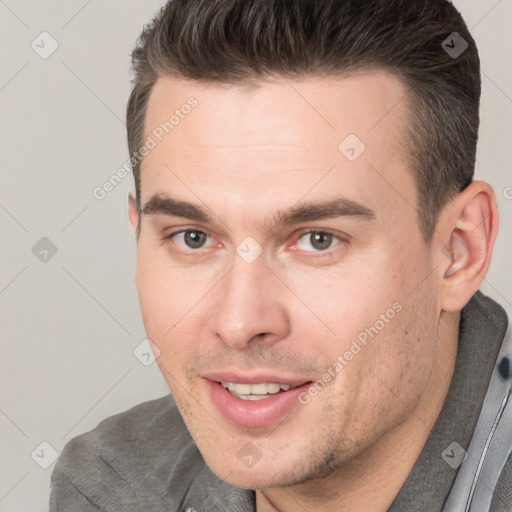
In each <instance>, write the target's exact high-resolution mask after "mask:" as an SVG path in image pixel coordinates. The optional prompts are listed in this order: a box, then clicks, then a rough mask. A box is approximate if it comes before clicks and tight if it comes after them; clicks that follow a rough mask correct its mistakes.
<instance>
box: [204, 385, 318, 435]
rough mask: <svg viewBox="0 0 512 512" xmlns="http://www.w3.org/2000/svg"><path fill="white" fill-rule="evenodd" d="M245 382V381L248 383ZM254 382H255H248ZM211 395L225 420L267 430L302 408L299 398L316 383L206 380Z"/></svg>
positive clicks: (208, 392) (238, 424)
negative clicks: (266, 428)
mask: <svg viewBox="0 0 512 512" xmlns="http://www.w3.org/2000/svg"><path fill="white" fill-rule="evenodd" d="M244 380H245V382H244ZM248 380H251V381H252V382H247V381H248ZM203 382H204V383H205V385H206V388H207V394H208V396H209V398H210V400H211V401H212V403H213V405H214V406H215V407H216V409H217V410H218V411H219V412H220V414H221V415H222V417H223V418H224V419H225V420H227V421H228V422H229V423H231V424H235V425H237V426H245V427H254V428H256V427H265V426H269V425H272V424H273V423H275V422H277V421H280V420H282V419H283V418H284V417H285V416H290V415H291V414H292V413H294V411H295V410H299V407H302V405H301V403H300V402H299V395H300V394H301V393H303V392H305V391H307V389H308V388H309V386H310V385H311V384H312V381H304V380H297V379H295V380H292V379H287V382H279V380H278V379H275V377H274V378H272V379H268V380H267V379H264V378H251V379H249V378H247V377H245V378H244V377H236V378H235V377H233V376H230V377H227V376H225V380H224V378H222V379H218V380H217V379H215V380H212V379H210V378H203Z"/></svg>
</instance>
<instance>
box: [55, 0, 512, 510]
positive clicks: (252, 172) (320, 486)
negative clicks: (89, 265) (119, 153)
mask: <svg viewBox="0 0 512 512" xmlns="http://www.w3.org/2000/svg"><path fill="white" fill-rule="evenodd" d="M133 69H134V73H135V76H134V87H133V91H132V94H131V96H130V99H129V103H128V109H127V127H128V144H129V149H130V155H131V157H132V165H133V172H134V177H135V185H136V197H135V198H133V197H130V203H129V219H130V222H131V225H132V227H133V229H134V232H135V234H136V237H137V241H138V258H137V272H136V283H137V288H138V293H139V299H140V304H141V310H142V317H143V320H144V325H145V329H146V332H147V336H148V338H149V339H150V340H151V342H152V344H153V350H154V352H155V356H157V362H158V365H159V368H160V370H161V371H162V373H163V376H164V377H165V379H166V381H167V383H168V385H169V388H170V391H171V394H172V397H173V399H174V401H175V402H174V401H173V400H172V399H171V397H170V396H169V397H164V398H161V399H158V400H154V401H150V402H147V403H144V404H140V405H138V406H136V407H134V408H132V409H130V410H129V411H127V412H124V413H122V414H120V415H116V416H113V417H111V418H108V419H106V420H105V421H103V422H102V423H101V424H100V425H99V426H98V427H97V428H96V429H94V430H93V431H91V432H89V433H86V434H84V435H81V436H78V437H77V438H75V439H73V440H72V441H71V442H70V443H68V445H67V446H66V448H65V450H64V451H63V453H62V455H61V457H60V459H59V461H58V463H57V465H56V468H55V470H54V473H53V475H52V494H51V499H50V501H51V503H50V505H51V510H53V511H57V510H59V511H61V510H77V511H89V510H91V511H92V510H104V511H107V510H108V511H114V510H123V511H131V510H140V511H157V510H158V511H160V510H161V511H164V510H165V511H186V510H187V511H193V510H195V511H197V512H204V511H213V510H215V511H254V510H257V511H258V512H270V511H280V512H288V511H301V510H304V511H326V510H329V511H332V510H336V511H343V512H345V511H371V512H381V511H387V510H390V511H393V512H397V511H400V512H405V511H416V510H418V511H419V510H421V511H440V510H446V511H447V510H451V511H462V510H472V511H478V512H481V511H483V510H492V511H493V512H497V511H505V510H511V508H510V507H511V506H512V501H510V496H511V494H512V486H511V482H512V477H511V475H512V469H511V464H510V463H509V464H508V465H507V464H506V461H507V457H508V453H510V449H511V445H512V442H511V439H510V434H509V432H510V428H509V427H510V423H509V422H511V417H512V413H511V409H510V407H508V396H509V392H510V380H509V359H508V357H509V351H510V346H509V345H510V342H509V341H508V338H506V337H505V331H506V328H507V317H506V314H505V312H504V310H503V309H502V308H501V307H500V306H499V305H498V304H497V303H495V302H494V301H493V300H491V299H489V298H487V297H485V296H484V295H483V294H482V293H480V292H479V291H478V289H479V287H480V285H481V284H482V281H483V279H484V277H485V275H486V272H487V270H488V268H489V264H490V260H491V255H492V249H493V244H494V241H495V238H496V234H497V229H498V213H497V207H496V200H495V197H494V193H493V191H492V188H491V187H490V185H488V184H487V183H485V182H483V181H473V171H474V164H475V152H476V143H477V135H478V119H479V117H478V107H479V97H480V76H479V59H478V54H477V49H476V47H475V43H474V40H473V38H472V37H471V35H470V34H469V32H468V30H467V27H466V26H465V24H464V22H463V20H462V19H461V16H460V14H459V13H458V12H457V10H456V9H455V8H454V7H453V6H452V5H451V4H450V3H449V2H447V1H445V0H430V1H428V2H425V1H423V0H422V1H419V0H407V1H405V0H366V1H356V0H322V1H319V0H298V1H294V2H287V1H280V0H247V1H240V0H215V1H211V0H210V1H206V0H196V1H192V0H189V1H187V0H171V1H170V2H168V3H167V4H166V5H165V6H164V7H163V8H162V10H161V11H160V12H159V13H158V15H157V16H156V17H155V19H154V20H153V21H152V23H151V24H150V25H148V26H146V27H145V29H144V31H143V33H142V35H141V37H140V39H139V41H138V44H137V46H136V49H135V51H134V53H133ZM176 404H177V405H176ZM502 470H503V471H502ZM500 475H501V477H500Z"/></svg>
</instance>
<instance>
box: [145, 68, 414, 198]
mask: <svg viewBox="0 0 512 512" xmlns="http://www.w3.org/2000/svg"><path fill="white" fill-rule="evenodd" d="M408 112H409V110H408V106H407V96H406V89H405V87H404V86H403V84H402V82H401V81H400V80H399V79H398V78H397V77H396V76H394V75H391V74H389V73H386V72H384V71H365V72H358V73H353V74H351V75H347V76H343V77H329V78H327V77H323V78H320V77H310V78H307V79H302V80H285V79H275V80H272V81H266V82H259V83H256V85H251V86H249V87H246V86H239V85H233V84H217V83H210V84H205V83H198V82H193V81H189V80H178V79H176V78H172V77H161V78H159V79H158V81H157V82H156V84H155V85H154V87H153V90H152V92H151V95H150V98H149V102H148V107H147V112H146V119H145V140H146V141H147V140H148V139H149V138H151V139H152V140H153V141H154V143H155V146H154V148H153V149H151V150H150V152H149V154H148V155H147V156H146V157H145V158H144V161H143V163H142V166H141V197H142V202H143V203H144V199H145V198H146V199H147V198H149V196H150V195H153V194H154V193H156V192H158V191H161V190H168V191H169V190H172V189H174V190H176V189H177V188H179V189H180V193H181V194H180V195H181V196H183V197H184V196H186V197H187V198H188V199H192V198H194V191H204V190H205V188H206V187H208V189H209V190H213V189H215V187H217V190H216V192H218V191H219V190H220V189H219V187H222V190H223V193H224V197H228V196H231V197H232V198H233V201H237V200H238V201H240V204H244V205H247V204H248V202H250V201H251V200H254V196H255V195H256V194H260V195H261V196H264V195H265V194H267V195H268V194H269V190H273V191H274V197H275V195H276V193H277V194H281V197H282V199H283V200H286V197H287V193H288V192H290V193H289V194H288V195H289V199H290V201H291V202H294V201H293V198H294V197H295V201H296V200H298V199H299V198H298V197H297V195H300V194H304V193H307V192H308V189H310V190H311V189H313V188H314V191H313V192H316V193H317V195H318V194H322V193H324V194H325V193H327V192H331V191H332V190H333V188H336V187H337V188H338V189H339V190H338V191H339V192H343V193H344V195H346V196H348V197H349V198H350V195H351V194H352V195H353V196H358V199H361V198H363V199H364V198H366V199H368V200H369V201H370V202H372V201H375V199H376V198H375V197H372V195H375V192H379V191H378V190H376V187H377V188H379V189H380V195H383V194H384V196H386V194H387V195H388V202H389V203H390V205H392V202H393V201H395V202H396V199H397V197H396V196H397V194H401V195H404V194H405V195H406V196H410V201H415V199H414V197H413V196H414V195H415V191H414V188H415V187H414V184H413V181H412V176H411V173H410V170H409V168H408V166H407V155H408V153H407V148H405V147H404V144H403V139H404V137H403V134H404V130H405V128H406V125H407V123H408ZM359 153H361V154H360V156H358V154H359ZM354 154H355V156H356V158H355V159H353V157H354ZM333 169H334V172H330V170H333ZM322 176H324V177H323V178H322ZM379 176H380V177H379ZM320 179H321V183H320V181H319V180H320ZM372 181H373V182H374V184H375V187H374V190H373V194H372V193H371V191H372V187H371V182H372ZM386 181H387V182H388V186H387V188H386V187H383V183H384V182H386ZM315 182H318V185H314V183H315ZM390 183H391V184H392V186H389V184H390ZM341 189H343V190H341ZM174 195H176V194H174ZM212 199H213V198H212ZM269 199H270V196H269ZM374 206H375V205H374Z"/></svg>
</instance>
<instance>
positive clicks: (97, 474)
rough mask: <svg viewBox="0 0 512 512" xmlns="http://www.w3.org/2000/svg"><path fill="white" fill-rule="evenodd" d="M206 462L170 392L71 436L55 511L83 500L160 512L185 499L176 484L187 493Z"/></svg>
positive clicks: (57, 471) (54, 479)
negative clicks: (180, 495) (163, 507)
mask: <svg viewBox="0 0 512 512" xmlns="http://www.w3.org/2000/svg"><path fill="white" fill-rule="evenodd" d="M203 465H204V461H203V459H202V457H201V455H200V453H199V451H198V449H197V447H196V445H195V443H194V441H193V440H192V437H191V436H190V433H189V432H188V429H187V427H186V425H185V423H184V422H183V419H182V417H181V414H180V413H179V410H178V408H177V406H176V404H175V403H174V400H173V399H172V397H171V395H170V394H169V395H166V396H164V397H162V398H159V399H156V400H151V401H148V402H144V403H141V404H138V405H136V406H134V407H132V408H131V409H128V410H127V411H124V412H122V413H119V414H116V415H114V416H110V417H109V418H106V419H105V420H103V421H102V422H101V423H99V424H98V426H97V427H96V428H94V429H93V430H91V431H89V432H86V433H85V434H81V435H79V436H77V437H75V438H73V439H71V440H70V441H69V442H68V443H67V444H66V446H65V447H64V449H63V450H62V453H61V455H60V457H59V459H58V461H57V464H56V466H55V468H54V470H53V473H52V476H51V488H52V489H51V497H50V505H51V507H50V510H51V511H52V512H53V511H57V510H66V507H68V506H69V507H73V506H76V507H77V506H78V500H79V499H80V500H82V501H84V500H85V501H84V503H85V502H87V503H89V504H93V505H94V508H84V509H83V510H97V509H98V508H99V509H100V510H103V509H108V510H117V509H118V507H119V509H120V510H122V509H123V508H124V510H152V509H154V510H160V508H161V506H163V505H165V506H169V505H172V504H173V500H178V502H179V499H180V497H179V496H176V492H174V493H170V488H173V489H174V491H177V490H178V489H179V490H180V491H181V492H185V491H186V489H187V488H188V487H189V485H190V484H191V482H192V481H193V480H194V478H195V476H196V475H197V473H198V472H199V471H200V469H201V468H202V467H203ZM173 494H174V495H173ZM65 500H67V501H65ZM72 500H76V501H72ZM59 502H62V508H59V507H58V506H57V504H58V503H59ZM89 506H92V505H89ZM152 507H153V508H152ZM73 510H75V508H73ZM76 510H82V509H78V508H76Z"/></svg>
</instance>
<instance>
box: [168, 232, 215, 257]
mask: <svg viewBox="0 0 512 512" xmlns="http://www.w3.org/2000/svg"><path fill="white" fill-rule="evenodd" d="M165 238H166V239H169V240H174V243H175V244H177V245H178V246H181V248H184V249H201V248H202V247H203V245H204V243H205V241H206V240H207V239H208V238H210V237H209V236H208V235H207V234H206V233H205V232H204V231H200V230H199V229H184V230H182V231H176V232H174V233H171V234H170V235H167V236H166V237H165ZM178 252H181V251H179V249H178Z"/></svg>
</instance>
